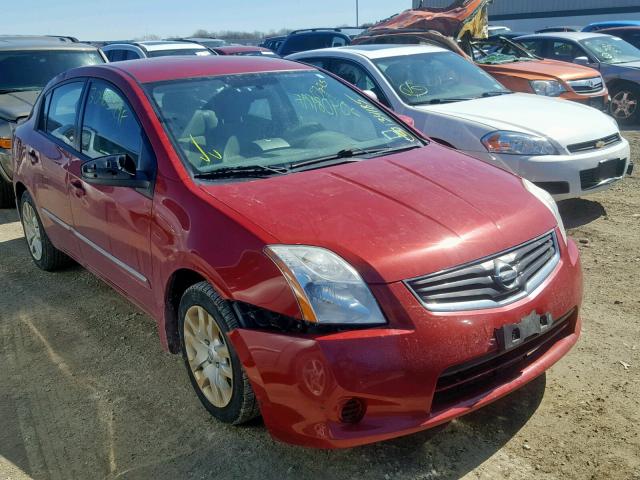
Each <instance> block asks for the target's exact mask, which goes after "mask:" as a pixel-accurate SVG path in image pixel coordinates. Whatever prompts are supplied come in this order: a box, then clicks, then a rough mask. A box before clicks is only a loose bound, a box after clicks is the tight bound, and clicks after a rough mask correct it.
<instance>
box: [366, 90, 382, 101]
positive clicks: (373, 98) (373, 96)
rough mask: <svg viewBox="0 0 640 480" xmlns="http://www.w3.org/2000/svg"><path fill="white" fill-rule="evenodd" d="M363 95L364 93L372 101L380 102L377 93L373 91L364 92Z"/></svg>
mask: <svg viewBox="0 0 640 480" xmlns="http://www.w3.org/2000/svg"><path fill="white" fill-rule="evenodd" d="M363 93H364V94H365V95H366V96H367V97H369V98H371V99H372V100H375V101H376V102H378V101H379V99H378V95H376V92H374V91H373V90H363Z"/></svg>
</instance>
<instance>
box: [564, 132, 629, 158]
mask: <svg viewBox="0 0 640 480" xmlns="http://www.w3.org/2000/svg"><path fill="white" fill-rule="evenodd" d="M621 141H622V137H621V136H620V134H619V133H614V134H613V135H609V136H608V137H604V138H598V139H597V140H590V141H588V142H582V143H574V144H573V145H569V146H568V147H567V150H569V152H571V153H581V152H588V151H590V150H598V149H600V148H605V147H608V146H610V145H615V144H616V143H618V142H621Z"/></svg>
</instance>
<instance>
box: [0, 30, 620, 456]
mask: <svg viewBox="0 0 640 480" xmlns="http://www.w3.org/2000/svg"><path fill="white" fill-rule="evenodd" d="M320 37H322V38H320ZM361 38H366V36H362V37H361ZM318 40H319V41H320V42H321V44H320V45H319V46H320V47H326V48H321V49H315V50H309V48H310V46H311V45H318V43H317V41H318ZM278 41H280V40H278ZM281 41H282V44H281V45H280V46H279V47H278V53H279V54H284V53H287V52H296V53H295V54H293V55H291V56H289V57H288V58H287V59H281V58H277V56H276V55H274V54H271V55H265V53H266V52H265V48H264V47H262V48H260V47H238V46H229V45H226V46H205V45H202V46H201V47H200V46H199V45H196V43H197V42H196V43H194V42H191V41H189V42H187V41H171V42H168V41H164V42H137V43H131V42H119V44H112V45H105V46H104V47H103V50H102V51H103V52H104V54H105V55H107V56H109V55H110V54H111V55H112V56H114V61H113V62H110V63H106V64H104V65H101V64H102V63H104V62H105V58H104V57H103V53H102V52H101V51H99V50H97V49H95V48H92V47H87V46H82V45H81V44H79V43H77V42H72V41H67V40H63V39H62V38H57V39H48V40H46V42H45V41H44V40H43V42H45V43H46V45H45V47H46V48H45V47H43V48H42V50H48V49H49V48H50V47H51V46H52V45H56V46H58V45H62V46H63V47H64V48H62V49H61V50H64V51H69V52H81V51H82V52H84V54H85V55H90V56H91V55H93V57H91V58H92V59H93V60H91V61H90V60H84V63H81V64H80V65H75V64H74V65H71V66H73V67H75V66H80V67H81V68H72V69H67V68H62V67H61V68H59V69H57V71H53V70H52V71H51V76H55V78H53V79H52V80H50V81H48V79H46V80H43V81H42V82H40V83H38V85H29V79H30V78H31V77H30V75H28V74H27V75H25V74H24V72H25V69H24V68H22V66H21V65H22V64H21V63H19V58H20V57H21V55H22V52H23V51H25V50H28V52H27V53H26V54H25V55H26V57H25V58H27V59H31V61H34V59H35V60H37V61H38V62H40V63H44V62H42V60H38V57H37V54H35V53H34V52H36V51H37V48H35V47H34V48H31V47H29V48H25V45H22V46H20V45H18V44H19V42H17V43H16V41H14V40H7V41H6V44H7V45H9V44H11V45H12V46H11V47H9V46H6V48H7V49H10V48H13V50H10V53H9V54H7V56H6V59H5V60H2V54H3V51H2V49H1V48H0V65H1V66H3V67H4V66H7V67H8V68H9V70H7V69H6V68H2V69H0V89H2V88H3V85H4V84H5V83H6V85H7V89H6V90H7V91H8V92H7V95H10V101H12V102H13V101H14V100H13V99H14V98H15V99H17V100H20V95H19V94H20V93H21V92H19V91H16V90H15V88H18V87H17V85H18V83H17V81H16V83H15V86H12V85H13V84H11V83H9V80H8V79H11V78H13V77H12V76H15V77H16V78H18V77H20V76H21V75H22V76H23V77H24V82H26V83H25V88H26V87H31V88H32V90H33V91H34V93H33V94H32V96H31V97H29V98H28V99H27V101H29V102H30V104H29V105H28V106H22V110H21V112H18V113H17V114H16V115H15V118H14V120H10V121H9V120H7V121H6V122H5V123H6V124H7V125H8V127H7V128H6V129H5V130H6V131H7V132H8V133H6V134H2V132H3V131H2V130H0V137H2V138H1V139H0V140H1V141H2V142H3V143H2V147H7V148H5V150H2V152H4V154H5V157H6V158H4V160H3V157H0V160H2V162H1V163H0V165H1V166H2V169H1V170H0V171H2V172H3V175H4V177H5V178H4V180H5V181H11V182H12V183H11V184H10V187H8V189H7V191H8V192H9V193H13V194H15V198H16V200H17V204H18V211H19V214H20V219H21V222H22V224H23V227H24V231H25V237H26V240H27V245H28V249H29V252H30V255H31V257H32V259H33V261H34V263H35V264H36V265H37V266H38V267H39V268H41V269H43V270H46V271H53V270H56V269H58V268H61V267H63V266H64V265H66V264H67V263H68V262H69V261H70V260H71V259H72V260H74V261H76V262H78V263H80V264H82V265H84V266H85V267H86V268H88V269H89V270H90V271H92V272H93V273H95V274H96V275H98V276H99V277H100V278H102V279H103V280H105V281H106V282H107V283H108V284H110V285H112V286H113V287H114V288H115V289H116V290H118V291H119V292H120V293H122V294H123V295H124V296H125V297H127V298H128V299H130V300H131V301H132V302H134V303H135V304H136V305H138V306H139V307H140V308H142V309H143V310H144V311H146V312H147V313H148V314H149V315H151V316H152V317H153V318H154V319H155V320H156V322H157V324H158V332H159V335H160V339H161V342H162V345H163V347H164V348H165V349H166V350H168V351H170V352H172V353H176V354H181V355H182V356H183V359H184V363H185V368H186V371H187V374H188V376H189V379H190V381H191V384H192V386H193V388H194V390H195V392H196V395H197V396H198V398H199V399H200V401H201V402H202V404H203V405H204V407H205V408H206V409H207V410H208V411H209V412H210V413H211V414H212V415H213V416H214V417H216V418H218V419H219V420H220V421H223V422H226V423H231V424H240V423H244V422H246V421H248V420H250V419H252V418H254V417H255V416H257V415H259V414H260V415H262V416H263V418H264V421H265V424H266V426H267V428H268V429H269V431H270V432H271V434H272V435H273V436H274V437H275V438H278V439H280V440H283V441H286V442H290V443H294V444H300V445H305V446H312V447H320V448H344V447H352V446H356V445H362V444H367V443H371V442H376V441H380V440H385V439H388V438H393V437H397V436H399V435H406V434H410V433H414V432H417V431H420V430H424V429H427V428H431V427H434V426H437V425H441V424H443V423H446V422H449V421H451V420H453V419H455V418H456V417H458V416H460V415H463V414H465V413H469V412H471V411H473V410H476V409H478V408H480V407H482V406H484V405H487V404H488V403H490V402H492V401H494V400H496V399H498V398H500V397H502V396H504V395H506V394H508V393H509V392H511V391H513V390H515V389H517V388H519V387H521V386H522V385H524V384H525V383H527V382H529V381H531V380H533V379H534V378H535V377H536V376H538V375H539V374H540V373H541V372H543V371H545V370H546V369H547V368H549V367H550V366H551V365H553V364H554V363H555V362H556V361H558V360H559V359H560V358H561V357H562V356H563V355H565V354H566V353H567V352H568V351H569V350H570V349H571V347H572V346H573V345H574V344H575V343H576V342H577V340H578V337H579V334H580V328H581V320H580V307H581V301H582V273H581V267H580V259H579V253H578V249H577V247H576V245H575V243H574V242H573V241H572V240H571V239H570V238H568V237H567V234H566V231H565V229H564V225H563V223H562V219H561V217H560V214H559V211H558V208H557V206H556V203H555V201H554V198H553V196H555V197H556V198H557V199H562V198H569V197H575V196H581V195H585V194H588V193H591V192H595V191H599V190H601V189H603V188H607V187H608V186H609V185H611V184H612V183H613V182H616V181H619V180H621V179H622V178H623V177H624V176H625V174H626V173H627V172H630V171H631V169H632V164H631V157H630V151H629V144H628V142H627V141H626V140H624V139H623V138H622V136H621V135H620V132H619V129H618V126H617V124H616V122H615V120H614V119H612V118H611V117H610V116H607V115H605V114H604V113H603V112H601V111H599V110H598V109H595V108H592V107H589V106H587V105H583V104H581V103H580V102H571V101H567V100H566V99H563V98H552V97H554V96H560V95H552V94H550V93H551V90H553V89H554V88H555V87H554V86H553V85H552V83H553V82H557V83H560V80H561V81H562V82H564V83H563V85H564V84H565V83H566V84H567V85H572V88H573V91H574V93H575V94H576V95H580V94H579V93H578V91H577V90H576V88H580V86H579V85H577V84H575V83H574V84H571V83H570V82H575V81H576V80H582V79H583V78H590V79H593V78H596V79H599V80H600V84H599V85H598V84H597V82H595V84H594V85H591V83H589V84H588V85H587V86H590V87H591V88H592V90H593V91H590V92H587V91H583V95H584V97H589V96H590V95H591V94H598V95H603V93H602V91H603V90H604V91H606V87H605V86H604V84H603V82H602V78H601V77H600V76H599V74H598V73H597V72H594V71H593V70H591V69H589V68H587V67H583V66H578V65H576V66H573V67H572V68H573V69H574V70H575V72H576V73H575V76H574V77H567V78H565V77H563V76H561V75H560V74H554V76H553V77H552V78H545V79H540V78H535V79H533V80H532V79H531V78H526V77H525V78H526V80H525V81H526V83H527V85H528V87H529V88H531V89H532V90H533V92H535V93H537V95H536V94H533V92H531V93H514V92H513V91H512V90H511V89H509V88H508V87H507V86H505V85H504V84H503V83H501V81H500V80H499V79H498V78H495V77H493V76H491V74H490V73H491V72H490V71H489V69H488V68H484V66H486V67H488V66H490V65H492V64H494V63H495V64H500V62H497V61H496V62H491V61H486V62H484V63H483V61H482V59H484V58H485V57H486V56H493V57H494V58H504V59H505V61H504V64H515V63H522V64H528V63H531V64H539V65H548V64H549V62H546V61H542V60H540V59H538V58H537V57H533V56H529V54H528V53H527V52H524V51H522V50H521V47H519V46H517V45H513V44H510V43H501V44H498V45H497V46H496V45H484V44H480V43H478V44H477V45H476V46H475V47H474V48H477V49H479V50H481V51H482V52H483V53H478V55H479V57H478V58H476V57H474V56H467V54H466V53H465V52H457V51H455V52H454V51H453V50H455V48H443V47H442V46H437V45H434V44H433V43H432V42H426V43H428V44H427V45H406V44H405V45H396V44H376V43H375V42H373V44H361V45H350V44H352V43H357V42H358V40H357V39H356V40H355V42H354V41H353V39H352V38H351V35H349V34H348V32H347V31H345V30H342V29H313V30H305V31H296V32H293V33H292V34H291V35H289V36H288V37H286V38H284V39H281ZM11 42H13V43H11ZM36 44H37V42H36ZM72 44H73V45H74V47H73V48H70V47H69V45H72ZM20 47H22V49H21V48H20ZM125 47H126V48H125ZM129 47H135V48H136V49H137V50H131V49H130V48H129ZM492 48H496V49H497V50H495V51H491V49H492ZM505 49H510V50H508V51H507V50H505ZM298 50H300V51H298ZM7 51H9V50H7ZM132 51H134V52H136V53H141V54H142V55H141V56H140V57H137V58H131V59H128V58H118V57H117V56H116V55H118V56H125V54H124V53H123V52H127V53H126V56H128V55H129V52H132ZM509 52H518V53H517V55H518V56H515V55H513V53H509ZM523 52H524V53H523ZM519 55H523V56H522V57H521V56H519ZM268 56H270V57H271V58H265V57H268ZM147 57H161V58H152V59H147ZM507 57H515V58H516V59H517V61H512V60H511V59H509V61H507V60H506V58H507ZM525 58H528V60H526V59H525ZM117 60H123V61H117ZM124 60H129V61H124ZM5 61H6V62H7V63H6V64H3V63H2V62H5ZM11 62H14V63H11ZM556 63H557V62H556ZM556 63H554V62H551V65H556ZM83 65H84V66H83ZM559 65H563V64H559ZM541 68H542V67H541ZM558 68H559V67H558ZM7 72H10V73H7ZM585 72H586V73H585ZM581 75H582V76H581ZM585 75H586V77H585ZM20 78H22V77H20ZM49 78H51V77H49ZM558 79H559V80H558ZM535 82H547V84H545V85H546V86H545V85H540V84H536V83H535ZM536 87H538V88H536ZM12 88H13V89H14V90H12ZM3 91H4V90H3ZM604 95H606V93H605V94H604ZM596 96H597V95H596ZM17 100H16V101H17ZM575 100H582V101H583V102H584V100H583V98H582V97H579V96H578V97H576V98H575ZM31 106H33V108H31ZM27 109H28V111H27ZM25 112H26V113H25ZM2 126H3V125H2V124H0V128H2ZM5 135H6V136H5ZM7 139H8V142H6V140H7ZM5 164H6V165H5ZM514 173H515V174H517V175H514ZM522 177H524V178H522ZM5 183H7V182H5ZM552 195H553V196H552ZM560 293H561V294H560ZM371 352H376V354H375V355H372V353H371Z"/></svg>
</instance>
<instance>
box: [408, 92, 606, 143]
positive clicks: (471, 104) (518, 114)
mask: <svg viewBox="0 0 640 480" xmlns="http://www.w3.org/2000/svg"><path fill="white" fill-rule="evenodd" d="M418 109H420V110H424V111H429V112H439V113H442V114H444V115H448V116H454V117H457V118H460V119H465V120H469V121H473V122H477V123H481V124H483V125H485V126H486V127H487V128H488V129H490V130H510V131H517V132H524V133H532V134H536V135H542V136H545V137H547V138H551V139H552V140H555V141H556V142H557V143H558V144H560V145H561V146H563V147H564V146H567V145H571V144H574V143H580V142H586V141H591V140H595V139H598V138H603V137H606V136H609V135H613V134H615V133H617V132H618V126H617V125H616V123H615V121H614V120H613V119H611V118H610V117H608V116H607V115H605V114H604V113H602V112H600V111H598V110H596V109H595V108H591V107H587V106H585V105H581V104H579V103H576V102H570V101H567V100H562V99H557V98H549V97H543V96H540V95H532V94H528V93H513V94H510V95H502V96H499V97H489V98H480V99H477V100H469V101H465V102H456V103H448V104H443V105H426V106H423V107H418Z"/></svg>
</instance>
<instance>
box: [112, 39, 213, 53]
mask: <svg viewBox="0 0 640 480" xmlns="http://www.w3.org/2000/svg"><path fill="white" fill-rule="evenodd" d="M132 45H133V46H137V47H140V48H142V49H143V50H146V51H147V52H159V51H162V50H208V48H207V47H204V46H202V45H199V44H197V43H194V42H181V41H170V40H153V41H146V42H120V43H109V44H107V45H105V46H104V47H103V49H105V50H107V51H108V50H114V49H117V48H123V47H130V46H132Z"/></svg>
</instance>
